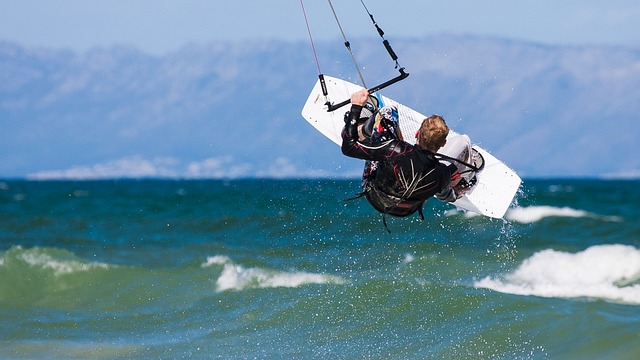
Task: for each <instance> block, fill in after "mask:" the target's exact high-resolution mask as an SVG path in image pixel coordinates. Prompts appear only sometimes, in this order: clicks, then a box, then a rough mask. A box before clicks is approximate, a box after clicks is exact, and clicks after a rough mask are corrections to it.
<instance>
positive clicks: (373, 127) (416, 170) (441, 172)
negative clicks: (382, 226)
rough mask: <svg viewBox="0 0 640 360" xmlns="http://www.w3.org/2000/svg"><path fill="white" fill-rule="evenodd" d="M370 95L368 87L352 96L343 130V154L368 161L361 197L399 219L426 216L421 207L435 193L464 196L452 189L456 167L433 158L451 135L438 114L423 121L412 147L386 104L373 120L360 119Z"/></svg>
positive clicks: (449, 198) (450, 199)
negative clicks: (417, 214)
mask: <svg viewBox="0 0 640 360" xmlns="http://www.w3.org/2000/svg"><path fill="white" fill-rule="evenodd" d="M368 98H369V92H368V91H367V90H361V91H358V92H355V93H354V94H352V95H351V109H350V111H349V112H347V113H346V114H345V118H344V119H345V127H344V129H343V131H342V153H343V154H344V155H346V156H349V157H354V158H358V159H363V160H368V161H367V165H366V166H365V170H364V174H363V182H362V189H363V193H362V194H361V195H364V196H365V197H366V198H367V200H368V201H369V203H370V204H371V205H372V206H373V207H374V208H375V209H376V210H378V211H379V212H382V213H383V214H389V215H392V216H396V217H405V216H409V215H411V214H414V213H415V212H416V211H418V212H419V214H420V216H421V217H422V206H423V205H424V203H425V201H427V200H428V199H429V198H431V197H432V196H434V195H435V196H436V197H437V198H438V199H440V200H443V201H448V202H453V201H455V200H456V199H457V198H459V197H460V196H462V191H461V190H460V191H458V193H456V191H455V190H454V189H453V188H452V186H454V185H455V181H454V183H453V184H452V182H451V177H452V175H455V174H456V172H457V167H456V166H455V165H453V164H446V163H441V162H440V161H438V159H437V158H436V156H435V153H436V152H437V151H438V149H440V148H441V147H442V146H444V145H445V143H446V138H447V135H448V134H449V128H448V127H447V124H446V123H445V121H444V119H443V118H442V117H440V116H438V115H432V116H430V117H429V118H427V119H425V120H424V121H423V122H422V125H421V127H420V130H419V131H418V133H417V134H416V145H411V144H409V143H408V142H405V141H403V140H402V134H400V133H399V127H398V123H397V111H396V110H395V108H393V107H383V108H382V109H380V110H379V111H378V112H377V113H374V115H372V116H371V117H370V118H369V119H361V117H360V116H361V111H362V108H363V106H364V105H365V104H366V102H367V99H368Z"/></svg>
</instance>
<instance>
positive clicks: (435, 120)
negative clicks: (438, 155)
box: [416, 115, 449, 152]
mask: <svg viewBox="0 0 640 360" xmlns="http://www.w3.org/2000/svg"><path fill="white" fill-rule="evenodd" d="M447 135H449V127H448V126H447V123H446V122H445V121H444V119H443V118H442V116H440V115H431V116H429V117H428V118H426V119H424V120H423V121H422V125H420V130H419V131H418V135H417V136H416V137H417V142H418V145H419V146H420V147H421V148H423V149H424V150H428V151H431V152H436V151H438V149H440V148H441V147H442V146H444V144H445V143H446V142H447Z"/></svg>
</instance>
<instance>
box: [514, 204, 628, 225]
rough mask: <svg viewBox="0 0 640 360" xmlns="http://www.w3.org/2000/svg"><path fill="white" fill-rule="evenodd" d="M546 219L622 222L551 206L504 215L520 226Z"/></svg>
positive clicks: (532, 207)
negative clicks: (589, 219) (520, 224)
mask: <svg viewBox="0 0 640 360" xmlns="http://www.w3.org/2000/svg"><path fill="white" fill-rule="evenodd" d="M547 217H570V218H584V217H586V218H593V219H600V220H603V221H613V222H622V218H620V217H618V216H604V215H598V214H594V213H590V212H588V211H584V210H577V209H572V208H570V207H553V206H528V207H517V208H512V209H509V210H508V211H507V213H506V215H505V219H507V220H510V221H515V222H519V223H522V224H530V223H534V222H537V221H540V220H542V219H544V218H547Z"/></svg>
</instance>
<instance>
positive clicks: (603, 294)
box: [474, 245, 640, 305]
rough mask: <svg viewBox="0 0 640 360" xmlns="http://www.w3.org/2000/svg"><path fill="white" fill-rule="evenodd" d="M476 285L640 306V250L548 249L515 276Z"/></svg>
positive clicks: (621, 247) (614, 247)
mask: <svg viewBox="0 0 640 360" xmlns="http://www.w3.org/2000/svg"><path fill="white" fill-rule="evenodd" d="M474 285H475V286H476V287H478V288H486V289H491V290H495V291H499V292H503V293H508V294H515V295H533V296H541V297H557V298H593V299H602V300H606V301H611V302H620V303H626V304H636V305H640V249H637V248H635V247H633V246H628V245H597V246H592V247H589V248H587V249H586V250H584V251H581V252H577V253H568V252H562V251H556V250H553V249H547V250H543V251H540V252H537V253H535V254H534V255H533V256H531V257H530V258H528V259H526V260H524V261H523V262H522V264H520V266H518V268H517V269H515V270H514V271H513V272H511V273H508V274H506V275H503V276H499V277H485V278H484V279H482V280H480V281H476V282H475V283H474Z"/></svg>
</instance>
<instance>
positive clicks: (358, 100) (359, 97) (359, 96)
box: [351, 89, 369, 106]
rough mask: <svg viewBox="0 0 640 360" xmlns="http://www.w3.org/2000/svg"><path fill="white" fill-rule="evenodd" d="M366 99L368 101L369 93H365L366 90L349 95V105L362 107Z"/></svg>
mask: <svg viewBox="0 0 640 360" xmlns="http://www.w3.org/2000/svg"><path fill="white" fill-rule="evenodd" d="M367 99H369V91H367V89H362V90H360V91H356V92H354V93H353V94H351V104H353V105H360V106H364V104H365V103H366V102H367Z"/></svg>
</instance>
